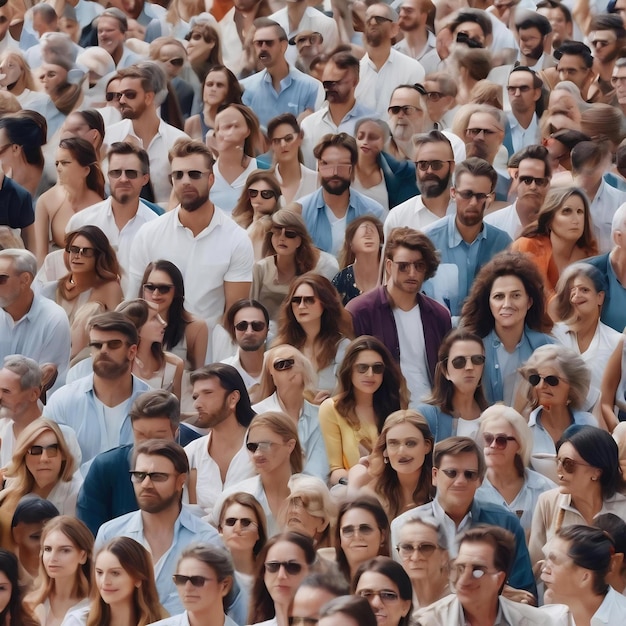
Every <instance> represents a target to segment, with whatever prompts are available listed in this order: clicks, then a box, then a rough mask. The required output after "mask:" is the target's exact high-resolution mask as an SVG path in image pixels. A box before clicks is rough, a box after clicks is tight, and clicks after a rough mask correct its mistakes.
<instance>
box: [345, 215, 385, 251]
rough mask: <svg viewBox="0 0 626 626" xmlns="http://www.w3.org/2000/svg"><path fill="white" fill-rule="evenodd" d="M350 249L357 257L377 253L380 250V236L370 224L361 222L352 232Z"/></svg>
mask: <svg viewBox="0 0 626 626" xmlns="http://www.w3.org/2000/svg"><path fill="white" fill-rule="evenodd" d="M350 249H351V250H352V252H353V253H354V254H355V256H358V255H359V254H367V253H372V252H378V251H379V250H380V236H379V235H378V230H377V228H376V226H375V225H374V224H373V223H372V222H362V223H361V224H360V225H359V227H358V228H357V229H356V231H355V232H354V237H352V241H351V243H350Z"/></svg>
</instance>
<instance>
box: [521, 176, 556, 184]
mask: <svg viewBox="0 0 626 626" xmlns="http://www.w3.org/2000/svg"><path fill="white" fill-rule="evenodd" d="M517 179H518V180H519V182H520V183H524V184H525V185H528V186H529V187H530V186H531V185H532V184H533V183H535V185H537V187H545V186H546V185H548V184H549V183H550V179H549V178H536V177H535V176H518V177H517Z"/></svg>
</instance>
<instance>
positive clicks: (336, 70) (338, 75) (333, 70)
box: [322, 61, 350, 81]
mask: <svg viewBox="0 0 626 626" xmlns="http://www.w3.org/2000/svg"><path fill="white" fill-rule="evenodd" d="M349 71H350V69H349V68H347V67H346V68H344V69H341V68H340V67H338V66H337V65H335V64H334V63H333V62H332V61H329V62H328V63H326V65H325V66H324V71H323V72H322V80H331V81H335V80H341V79H342V78H343V77H344V76H345V75H346V74H347V73H348V72H349Z"/></svg>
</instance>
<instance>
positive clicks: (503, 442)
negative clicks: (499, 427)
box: [483, 433, 517, 450]
mask: <svg viewBox="0 0 626 626" xmlns="http://www.w3.org/2000/svg"><path fill="white" fill-rule="evenodd" d="M483 441H484V442H485V447H487V448H491V445H492V444H493V443H494V441H495V448H496V450H504V449H505V448H506V447H507V446H508V445H509V441H517V439H515V437H509V436H507V435H503V434H500V435H494V434H493V433H483Z"/></svg>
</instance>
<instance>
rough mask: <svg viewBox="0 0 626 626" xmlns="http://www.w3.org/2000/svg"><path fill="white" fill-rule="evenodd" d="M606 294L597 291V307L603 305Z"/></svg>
mask: <svg viewBox="0 0 626 626" xmlns="http://www.w3.org/2000/svg"><path fill="white" fill-rule="evenodd" d="M605 296H606V294H605V293H604V291H598V306H602V305H603V304H604V298H605Z"/></svg>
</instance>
